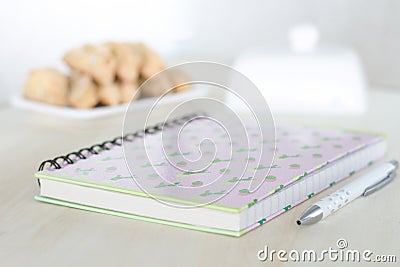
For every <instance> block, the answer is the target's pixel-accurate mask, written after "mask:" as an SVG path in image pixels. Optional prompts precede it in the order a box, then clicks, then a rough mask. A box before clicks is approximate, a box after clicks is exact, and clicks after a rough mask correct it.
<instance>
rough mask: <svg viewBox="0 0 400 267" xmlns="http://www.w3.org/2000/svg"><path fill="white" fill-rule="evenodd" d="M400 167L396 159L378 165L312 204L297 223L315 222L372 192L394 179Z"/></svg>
mask: <svg viewBox="0 0 400 267" xmlns="http://www.w3.org/2000/svg"><path fill="white" fill-rule="evenodd" d="M398 167H399V163H398V162H397V161H396V160H392V161H390V162H387V163H385V164H382V165H380V166H378V167H377V168H375V169H373V170H372V171H371V172H369V173H367V174H365V175H363V176H361V177H360V178H358V179H356V180H354V181H352V182H351V183H349V184H347V185H345V186H344V187H342V188H340V189H339V190H338V191H336V192H334V193H332V194H330V195H329V196H326V197H324V198H322V199H321V200H319V201H318V202H317V203H315V204H313V205H311V206H310V207H309V208H307V209H306V210H305V211H304V212H303V213H302V214H301V216H300V218H299V219H298V220H297V221H296V223H297V224H298V225H303V224H304V225H307V224H314V223H316V222H318V221H320V220H321V219H323V218H325V217H326V216H328V215H330V214H332V213H333V212H335V211H337V210H338V209H340V208H341V207H343V206H344V205H346V204H347V203H349V202H350V201H352V200H354V199H356V198H357V197H359V196H368V195H370V194H372V193H373V192H375V191H377V190H379V189H380V188H382V187H384V186H385V185H387V184H388V183H390V182H391V181H392V180H393V178H394V177H395V176H396V169H397V168H398ZM382 172H383V173H382ZM380 175H381V176H380Z"/></svg>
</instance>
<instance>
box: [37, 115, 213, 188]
mask: <svg viewBox="0 0 400 267" xmlns="http://www.w3.org/2000/svg"><path fill="white" fill-rule="evenodd" d="M198 116H205V114H204V113H193V114H190V115H186V116H183V117H181V118H178V119H173V120H170V121H166V122H164V123H157V124H155V125H153V126H149V127H147V128H145V129H144V130H143V129H141V130H139V131H137V132H134V133H128V134H126V135H124V136H118V137H115V138H114V139H111V140H107V141H104V142H103V143H101V144H94V145H92V146H90V147H85V148H82V149H80V150H78V151H75V152H71V153H68V154H66V155H63V156H58V157H55V158H54V159H48V160H45V161H43V162H42V163H41V164H40V166H39V169H38V171H43V170H44V168H45V167H46V165H47V164H50V167H53V168H54V169H61V168H62V166H63V165H64V164H65V163H67V165H71V164H74V163H75V162H77V161H78V160H82V159H83V160H84V159H86V158H88V157H89V156H90V155H97V154H99V153H101V152H102V151H104V150H110V149H111V148H113V147H114V146H122V143H123V142H124V141H125V142H133V141H134V140H135V139H136V138H142V137H143V136H144V135H146V134H155V133H157V132H159V131H161V130H162V129H163V127H173V126H175V125H182V124H183V123H185V122H187V121H188V120H192V119H195V118H196V117H198ZM38 183H39V185H40V181H39V179H38Z"/></svg>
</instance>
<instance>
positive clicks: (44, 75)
mask: <svg viewBox="0 0 400 267" xmlns="http://www.w3.org/2000/svg"><path fill="white" fill-rule="evenodd" d="M24 96H25V97H26V98H29V99H32V100H35V101H39V102H42V103H46V104H51V105H57V106H65V105H66V104H67V103H68V77H67V76H66V75H64V74H63V73H61V72H59V71H57V70H55V69H52V68H44V69H35V70H32V71H30V72H29V75H28V79H27V80H26V83H25V89H24Z"/></svg>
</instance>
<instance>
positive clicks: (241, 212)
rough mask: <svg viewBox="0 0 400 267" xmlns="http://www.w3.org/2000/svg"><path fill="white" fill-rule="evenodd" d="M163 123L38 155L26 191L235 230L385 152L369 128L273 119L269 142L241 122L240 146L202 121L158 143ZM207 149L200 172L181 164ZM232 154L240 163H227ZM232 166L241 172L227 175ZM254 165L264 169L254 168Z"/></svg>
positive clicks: (174, 222) (164, 220)
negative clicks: (266, 157)
mask: <svg viewBox="0 0 400 267" xmlns="http://www.w3.org/2000/svg"><path fill="white" fill-rule="evenodd" d="M166 125H167V126H168V127H160V125H157V126H156V127H152V128H151V129H148V130H145V131H140V132H136V133H134V134H128V135H125V136H123V137H120V138H116V139H114V140H110V141H105V142H104V143H102V144H97V145H94V146H91V147H88V148H83V149H81V150H79V151H77V152H72V153H69V154H66V155H65V156H60V157H57V158H55V159H51V160H47V161H44V162H43V163H42V164H41V166H40V168H39V171H38V172H37V173H36V174H35V177H36V178H37V179H38V181H39V185H40V193H39V194H38V195H37V196H36V197H35V198H36V199H37V200H39V201H42V202H47V203H51V204H56V205H62V206H66V207H71V208H76V209H82V210H87V211H92V212H98V213H104V214H109V215H116V216H121V217H126V218H131V219H137V220H143V221H148V222H154V223H160V224H164V225H169V226H177V227H182V228H187V229H193V230H200V231H205V232H212V233H218V234H224V235H229V236H241V235H243V234H245V233H247V232H249V231H251V230H253V229H255V228H257V227H259V226H261V225H263V224H265V223H266V222H268V221H269V220H271V219H273V218H274V217H276V216H278V215H280V214H282V213H284V212H287V211H289V210H291V209H292V208H293V207H294V206H296V205H298V204H299V203H301V202H303V201H305V200H307V199H310V198H313V197H314V196H315V195H316V194H318V193H319V192H321V191H323V190H324V189H326V188H329V187H331V186H334V185H335V184H336V183H337V182H339V181H341V180H343V179H344V178H346V177H349V176H352V175H353V174H354V173H356V172H357V171H359V170H361V169H363V168H366V167H367V166H369V165H371V164H373V162H374V161H376V160H379V159H380V158H382V157H383V156H384V154H385V151H386V143H385V139H384V138H383V137H382V136H381V135H378V134H372V133H361V132H353V131H348V130H338V129H317V128H312V127H306V126H295V125H279V126H277V127H276V132H275V140H266V139H263V138H262V136H261V137H260V135H259V134H257V131H253V130H254V129H252V128H251V127H248V128H247V132H248V137H249V138H250V139H249V142H248V144H249V146H244V144H242V143H235V142H233V141H232V139H231V138H230V137H229V136H228V135H227V134H226V133H224V131H223V129H222V128H219V127H215V125H214V124H213V123H212V122H210V121H208V120H206V119H201V118H200V119H196V120H193V121H191V123H190V127H189V128H187V129H185V130H183V131H181V132H179V142H180V145H179V149H177V147H176V146H173V145H170V144H168V142H166V143H163V141H165V139H168V138H166V137H169V138H170V139H173V138H171V136H172V135H168V134H167V133H168V131H170V132H176V131H175V130H176V128H179V127H181V126H182V122H181V121H180V120H174V121H171V122H169V123H168V124H166ZM204 136H212V137H213V138H212V142H206V141H205V139H204ZM172 137H173V136H172ZM143 139H145V142H143ZM175 139H176V138H175ZM167 141H168V140H167ZM219 146H220V147H230V153H225V152H223V151H222V152H220V151H219V150H218V151H217V152H215V148H218V147H219ZM143 147H145V153H144V152H143V150H142V148H143ZM213 148H214V149H213ZM260 149H263V150H268V151H273V152H274V153H273V154H274V158H273V159H271V162H259V161H258V160H257V156H258V155H259V152H260ZM124 152H125V154H124ZM207 155H211V156H210V157H211V159H212V160H211V161H210V164H209V165H207V166H205V167H204V168H202V169H201V170H195V171H190V170H189V171H188V170H187V169H185V165H187V164H190V162H193V161H195V159H196V158H198V157H199V156H207ZM179 157H180V158H179ZM175 158H179V160H174V159H175ZM238 158H239V159H240V162H239V161H236V162H235V161H234V159H238ZM182 159H183V160H182ZM132 162H134V165H135V168H134V170H132V168H130V163H132ZM241 163H243V164H241ZM171 164H172V165H174V166H172V165H171ZM175 165H176V166H175ZM238 165H239V167H240V168H239V169H241V170H242V171H243V172H242V175H238V173H237V172H236V173H234V170H235V168H234V167H235V166H236V167H237V166H238ZM242 165H243V166H242ZM236 169H238V168H236ZM261 171H264V172H263V175H262V176H260V175H257V173H258V172H261ZM165 177H166V178H167V179H164V178H165ZM217 178H218V179H217ZM250 185H253V189H251V190H250V189H249V188H251V186H250ZM254 185H255V186H254ZM99 219H101V218H100V217H99Z"/></svg>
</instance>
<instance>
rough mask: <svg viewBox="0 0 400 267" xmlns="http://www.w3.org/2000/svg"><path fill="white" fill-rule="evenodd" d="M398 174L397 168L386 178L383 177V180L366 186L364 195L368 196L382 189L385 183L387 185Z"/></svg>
mask: <svg viewBox="0 0 400 267" xmlns="http://www.w3.org/2000/svg"><path fill="white" fill-rule="evenodd" d="M395 176H396V170H393V171H391V172H390V173H389V174H388V175H387V176H386V177H385V178H383V179H382V180H380V181H378V182H377V183H375V184H373V185H370V186H368V187H367V188H365V190H364V192H363V194H362V195H363V196H364V197H366V196H368V195H370V194H372V193H374V192H375V191H378V190H379V189H381V188H382V187H384V186H385V185H387V184H388V183H390V182H391V181H392V180H393V178H394V177H395Z"/></svg>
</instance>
